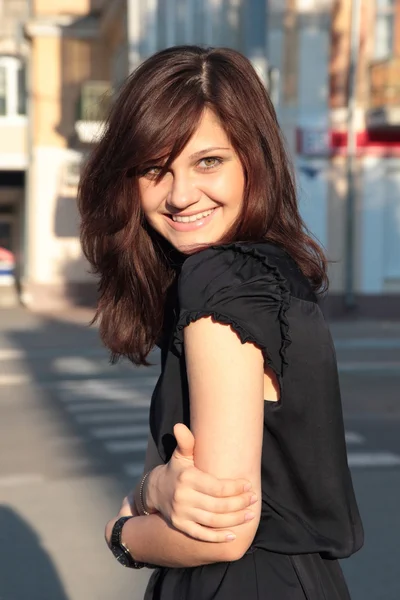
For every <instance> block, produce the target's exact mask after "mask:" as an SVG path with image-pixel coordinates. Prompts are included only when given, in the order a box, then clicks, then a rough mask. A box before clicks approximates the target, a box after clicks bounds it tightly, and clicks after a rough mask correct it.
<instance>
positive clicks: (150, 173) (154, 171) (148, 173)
mask: <svg viewBox="0 0 400 600" xmlns="http://www.w3.org/2000/svg"><path fill="white" fill-rule="evenodd" d="M161 169H162V167H148V168H147V169H144V170H143V171H142V172H141V173H140V177H147V178H148V179H156V177H158V176H159V174H160V173H161Z"/></svg>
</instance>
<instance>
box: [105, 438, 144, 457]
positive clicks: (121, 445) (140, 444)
mask: <svg viewBox="0 0 400 600" xmlns="http://www.w3.org/2000/svg"><path fill="white" fill-rule="evenodd" d="M104 446H105V447H106V449H107V450H108V451H109V452H111V454H120V453H121V454H122V453H123V452H141V451H144V450H146V448H147V439H141V440H132V441H131V440H129V441H128V440H126V441H125V440H124V441H117V442H114V441H113V442H106V443H105V444H104Z"/></svg>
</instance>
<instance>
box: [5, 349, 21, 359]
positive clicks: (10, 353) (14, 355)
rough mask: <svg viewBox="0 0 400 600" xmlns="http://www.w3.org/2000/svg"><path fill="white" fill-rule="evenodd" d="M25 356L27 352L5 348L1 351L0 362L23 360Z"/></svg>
mask: <svg viewBox="0 0 400 600" xmlns="http://www.w3.org/2000/svg"><path fill="white" fill-rule="evenodd" d="M25 356H26V352H25V351H24V350H20V349H19V348H3V349H2V350H0V360H22V359H24V358H25Z"/></svg>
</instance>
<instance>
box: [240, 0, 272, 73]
mask: <svg viewBox="0 0 400 600" xmlns="http://www.w3.org/2000/svg"><path fill="white" fill-rule="evenodd" d="M242 10H243V13H242V14H243V25H244V40H245V54H246V56H247V58H249V59H250V60H251V62H252V64H253V66H254V67H255V69H256V71H257V73H258V74H259V76H260V77H261V79H262V80H263V82H264V84H265V85H267V81H268V61H267V28H268V21H267V20H268V0H248V1H247V2H243V8H242Z"/></svg>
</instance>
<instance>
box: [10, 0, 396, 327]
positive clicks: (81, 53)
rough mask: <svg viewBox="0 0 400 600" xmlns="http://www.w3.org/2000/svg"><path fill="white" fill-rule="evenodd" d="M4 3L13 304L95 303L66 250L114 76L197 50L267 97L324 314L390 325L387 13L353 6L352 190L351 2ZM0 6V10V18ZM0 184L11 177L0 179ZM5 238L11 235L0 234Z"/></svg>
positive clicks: (391, 131) (392, 11)
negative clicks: (251, 78)
mask: <svg viewBox="0 0 400 600" xmlns="http://www.w3.org/2000/svg"><path fill="white" fill-rule="evenodd" d="M353 2H355V3H356V4H357V3H358V0H353ZM8 3H9V6H12V7H13V10H11V11H9V19H8V21H7V23H8V25H7V27H8V31H5V34H4V35H3V37H2V38H0V42H1V43H0V112H1V111H3V112H4V111H5V110H6V109H5V108H4V106H7V111H8V112H7V115H8V116H7V119H8V121H7V123H6V122H5V120H4V119H3V117H2V116H1V114H0V129H1V127H3V130H1V131H0V133H2V135H0V234H1V231H2V229H1V227H2V223H3V222H6V221H7V219H8V221H10V218H9V216H7V215H6V214H5V213H6V212H7V210H8V211H10V208H6V209H5V210H3V212H1V207H2V205H7V206H8V207H9V206H10V204H12V205H13V207H14V208H13V216H12V219H13V223H14V224H13V226H12V229H13V233H12V241H9V242H8V246H10V245H11V246H12V247H11V248H10V249H11V250H12V251H13V252H14V254H15V256H16V260H17V267H18V268H17V271H16V273H17V278H18V287H19V290H20V298H21V299H22V301H23V302H24V304H26V305H27V306H29V307H31V308H33V309H41V308H62V307H65V306H68V305H71V304H76V303H83V302H94V301H95V285H94V281H93V277H92V276H91V275H90V274H89V273H88V266H87V264H86V262H85V260H84V259H83V257H82V254H81V250H80V245H79V239H78V225H79V222H78V213H77V208H76V193H77V184H78V180H79V173H80V168H81V165H82V162H83V161H84V160H85V156H86V155H87V153H88V152H90V149H91V148H92V147H93V143H95V140H96V138H97V136H98V135H101V131H102V127H103V126H104V117H105V114H106V113H107V110H108V107H109V104H110V102H112V95H113V93H115V92H117V91H118V88H119V86H120V85H121V83H122V81H123V80H124V79H125V77H126V76H127V75H128V74H129V73H130V72H131V71H132V70H133V69H134V68H135V67H136V66H137V65H138V64H140V62H141V61H142V60H143V59H145V58H146V57H147V56H149V55H151V54H152V53H153V52H155V51H156V50H159V49H161V48H164V47H167V46H171V45H175V44H185V43H198V44H202V45H218V46H230V47H233V48H236V49H238V50H240V51H242V52H244V53H245V54H246V55H247V56H249V58H250V59H251V60H252V62H253V64H254V65H255V67H256V68H257V70H258V72H259V73H260V76H261V77H262V78H263V80H264V81H265V83H266V85H268V86H269V89H270V93H271V95H272V98H273V101H274V104H275V106H276V109H277V113H278V118H279V120H280V123H281V126H282V129H283V131H284V134H285V137H286V142H287V146H288V149H289V151H290V153H291V155H292V157H293V161H294V163H295V167H296V173H297V183H298V190H299V200H300V208H301V212H302V214H303V216H304V219H305V221H306V223H307V225H308V227H309V229H310V230H311V232H312V233H313V234H314V235H315V237H316V238H317V239H319V241H320V242H321V243H322V244H323V245H324V247H325V248H326V251H327V254H328V258H329V259H330V261H331V263H330V279H331V291H330V294H329V297H328V301H327V304H326V306H327V311H328V312H330V313H331V314H332V315H339V314H344V313H345V312H348V311H349V310H350V309H351V310H352V311H353V312H356V313H357V314H360V315H365V316H368V315H369V316H374V315H375V316H385V317H390V316H396V317H399V316H400V302H399V300H400V272H399V270H400V208H399V199H398V194H397V190H398V187H399V186H400V162H399V159H400V158H399V157H400V154H399V148H400V134H399V131H400V127H399V126H400V114H399V113H400V108H399V107H400V100H399V98H400V91H399V89H400V88H399V87H398V84H397V80H398V79H399V77H398V76H399V74H400V66H399V65H400V54H399V53H400V6H399V5H400V3H399V2H398V1H397V0H371V1H369V0H359V5H360V12H359V21H358V25H357V32H356V33H357V45H356V50H357V52H356V56H354V46H353V60H354V59H355V58H356V63H355V66H356V73H355V75H356V76H355V79H354V81H355V87H354V94H353V97H354V101H355V102H354V106H353V110H352V113H351V117H352V125H353V130H354V131H355V132H356V135H355V139H356V151H355V153H354V157H353V158H354V160H353V161H352V163H351V166H352V171H351V175H352V179H349V161H348V158H347V151H348V147H347V143H348V138H347V134H346V131H347V129H348V124H349V113H348V110H347V106H348V100H349V81H350V80H349V69H350V48H351V32H352V30H353V33H354V20H353V28H352V11H351V6H352V2H351V0H269V1H268V0H246V2H244V0H59V1H58V2H56V3H55V2H53V0H31V1H30V2H28V1H26V0H18V1H17V0H8ZM6 5H7V0H0V8H1V9H3V11H4V9H5V7H6ZM17 5H18V6H19V13H18V14H17V15H16V12H17V11H16V7H17ZM13 11H14V12H13ZM353 16H354V15H353ZM13 19H14V20H13ZM11 22H13V25H10V23H11ZM7 40H8V41H7ZM1 44H3V46H1ZM7 44H8V46H7ZM12 44H14V46H13V47H11V46H12ZM4 69H6V70H7V74H8V75H7V82H8V83H7V85H5V84H4V82H3V80H4V76H3V75H2V73H4V72H5V71H4ZM24 69H26V75H27V76H26V85H25V88H24V86H23V81H24V77H23V73H24ZM2 77H3V79H2ZM2 82H3V83H2ZM5 89H7V92H4V90H5ZM5 98H6V100H5ZM2 119H3V120H2ZM4 127H8V129H7V131H8V132H9V133H8V138H7V139H8V142H6V143H5V144H3V145H4V147H2V146H1V144H2V141H3V140H5V139H6V138H5V137H4V131H5V129H4ZM7 161H8V162H7ZM2 173H8V174H7V175H3V180H2V179H1V177H2ZM7 178H8V179H7ZM18 178H19V179H18ZM7 181H8V183H10V182H13V183H14V184H13V185H8V187H7V186H6V185H5V184H6V183H7ZM349 181H350V183H351V188H350V187H349ZM16 183H18V185H16ZM6 188H7V189H6ZM350 189H351V192H352V212H351V211H349V210H348V207H349V206H350V204H349V202H348V197H349V193H348V192H349V190H350ZM7 190H8V191H7ZM4 198H6V201H4ZM11 198H14V199H13V200H12V201H11ZM1 219H3V221H2V220H1ZM349 224H350V225H351V227H349ZM3 229H5V230H6V231H8V234H9V238H10V235H11V234H10V226H9V225H6V226H4V227H3ZM10 239H11V238H10ZM0 246H1V243H0ZM349 255H350V256H351V258H352V260H351V261H350V262H349ZM0 260H1V259H0ZM0 273H1V270H0ZM0 297H1V291H0Z"/></svg>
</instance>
